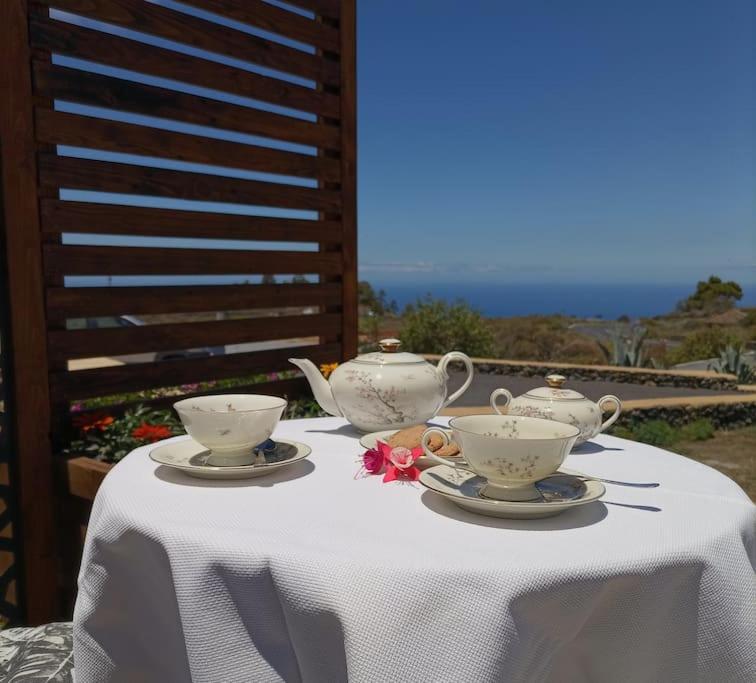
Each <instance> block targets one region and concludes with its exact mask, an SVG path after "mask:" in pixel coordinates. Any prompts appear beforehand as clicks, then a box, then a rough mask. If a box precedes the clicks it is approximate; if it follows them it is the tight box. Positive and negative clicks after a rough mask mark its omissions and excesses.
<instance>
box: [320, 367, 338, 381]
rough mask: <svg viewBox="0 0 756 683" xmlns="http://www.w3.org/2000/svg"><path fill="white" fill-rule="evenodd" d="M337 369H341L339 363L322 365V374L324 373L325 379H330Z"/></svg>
mask: <svg viewBox="0 0 756 683" xmlns="http://www.w3.org/2000/svg"><path fill="white" fill-rule="evenodd" d="M337 367H339V364H338V363H321V364H320V372H322V373H323V377H325V378H326V379H328V378H329V377H330V376H331V373H332V372H333V371H334V370H335V369H336V368H337Z"/></svg>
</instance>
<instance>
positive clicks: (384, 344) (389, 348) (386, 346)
mask: <svg viewBox="0 0 756 683" xmlns="http://www.w3.org/2000/svg"><path fill="white" fill-rule="evenodd" d="M401 345H402V342H400V341H399V340H398V339H381V341H379V342H378V346H380V347H381V351H383V353H397V352H398V351H399V347H400V346H401Z"/></svg>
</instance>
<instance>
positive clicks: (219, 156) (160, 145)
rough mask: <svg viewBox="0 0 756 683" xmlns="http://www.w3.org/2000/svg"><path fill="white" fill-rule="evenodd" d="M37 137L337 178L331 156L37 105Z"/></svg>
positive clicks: (204, 161) (69, 143) (112, 149)
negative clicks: (302, 152)
mask: <svg viewBox="0 0 756 683" xmlns="http://www.w3.org/2000/svg"><path fill="white" fill-rule="evenodd" d="M35 115H36V123H37V126H36V133H37V140H38V141H39V142H46V143H50V144H60V145H71V146H74V147H88V148H93V149H102V150H107V151H109V152H120V153H124V154H137V155H143V156H152V157H160V158H165V159H177V160H179V161H188V162H194V163H201V164H213V165H216V166H223V167H230V168H240V169H244V170H251V171H261V172H266V173H279V174H282V175H287V176H299V177H305V178H322V179H324V180H335V181H338V179H339V176H340V173H341V169H340V167H339V163H338V161H337V160H334V159H329V158H327V157H317V156H311V155H308V154H296V153H294V152H285V151H281V150H278V149H270V148H268V147H259V146H256V145H246V144H241V143H237V142H227V141H224V140H217V139H215V138H206V137H199V136H196V135H187V134H186V133H174V132H171V131H166V130H161V129H159V128H150V127H148V126H142V125H135V124H131V123H122V122H119V121H108V120H106V119H99V118H93V117H91V116H79V115H77V114H67V113H64V112H59V111H52V110H50V109H37V110H36V112H35Z"/></svg>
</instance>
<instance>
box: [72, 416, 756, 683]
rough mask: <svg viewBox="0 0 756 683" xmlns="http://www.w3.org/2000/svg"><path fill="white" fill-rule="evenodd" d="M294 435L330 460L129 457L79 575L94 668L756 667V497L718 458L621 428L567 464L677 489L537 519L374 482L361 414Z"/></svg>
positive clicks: (164, 672)
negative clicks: (362, 471)
mask: <svg viewBox="0 0 756 683" xmlns="http://www.w3.org/2000/svg"><path fill="white" fill-rule="evenodd" d="M436 422H437V423H444V419H443V418H437V420H436ZM275 436H278V437H279V438H289V439H295V440H298V441H302V442H305V443H307V444H308V445H310V446H311V447H312V455H311V456H310V458H309V459H308V460H305V461H302V462H300V463H296V464H295V465H292V466H291V467H290V468H285V469H283V470H279V471H278V472H277V473H272V474H271V475H269V476H267V477H262V478H258V479H249V480H245V481H205V480H199V479H193V478H190V477H188V476H186V475H185V474H183V473H181V472H177V471H175V470H171V469H168V468H166V467H164V466H158V465H156V463H154V462H152V461H151V460H150V459H149V457H148V453H149V451H150V450H151V447H144V448H140V449H137V450H135V451H134V452H132V453H131V454H130V455H129V456H128V457H126V458H125V459H124V460H123V461H122V462H121V463H119V464H118V465H117V466H116V467H115V468H113V470H112V471H111V472H110V474H108V476H107V477H106V479H105V481H104V483H103V485H102V487H101V488H100V491H99V493H98V494H97V498H96V500H95V503H94V507H93V510H92V516H91V520H90V524H89V529H88V533H87V540H86V547H85V551H84V556H83V563H82V568H81V574H80V578H79V596H78V600H77V603H76V610H75V616H74V662H75V668H76V676H77V682H78V683H89V682H97V683H103V682H105V681H161V682H167V681H170V682H180V681H194V682H195V683H198V682H205V681H207V682H208V683H210V682H212V683H219V682H221V681H223V682H226V681H245V682H247V681H254V682H255V683H257V682H260V681H300V680H302V681H327V682H329V683H332V682H336V681H345V680H347V679H348V680H350V681H371V682H372V681H387V682H388V681H390V682H392V683H393V682H397V681H433V682H438V681H454V682H462V681H475V682H476V683H480V682H485V681H560V682H564V681H586V680H593V681H608V680H611V681H615V682H616V681H661V680H664V681H686V682H688V681H694V680H701V681H751V680H754V679H756V649H755V648H754V642H756V610H755V609H754V606H756V585H755V582H754V573H753V568H752V566H753V562H754V559H756V558H755V555H756V508H755V507H754V505H753V504H752V503H751V502H750V500H749V499H748V497H747V496H746V495H745V493H744V492H743V491H742V490H741V489H740V488H739V487H738V486H737V485H736V484H735V483H734V482H732V481H731V480H730V479H728V478H727V477H725V476H723V475H722V474H719V473H718V472H716V471H715V470H713V469H711V468H709V467H706V466H705V465H701V464H699V463H696V462H693V461H691V460H688V459H686V458H683V457H681V456H679V455H675V454H672V453H669V452H667V451H663V450H660V449H657V448H653V447H650V446H646V445H643V444H638V443H634V442H630V441H625V440H622V439H618V438H614V437H610V436H600V437H598V438H597V439H595V440H594V441H593V442H589V443H588V444H585V445H584V446H583V447H581V448H580V449H579V450H578V451H577V452H574V453H572V454H571V455H570V456H569V458H568V460H567V461H566V462H565V466H566V467H569V468H572V469H576V470H581V471H583V472H585V473H589V474H592V475H596V476H602V477H606V478H611V479H615V480H622V481H656V482H659V483H660V486H659V487H658V488H654V489H633V488H628V487H623V486H616V485H607V491H606V494H605V496H604V498H603V500H602V501H601V502H597V503H592V504H590V505H587V506H585V507H582V508H580V509H575V510H571V511H569V512H567V513H565V514H563V515H560V516H558V517H553V518H549V519H540V520H519V521H515V520H506V519H495V518H491V517H483V516H478V515H474V514H472V513H468V512H464V511H462V510H460V509H458V508H457V507H456V506H455V505H454V504H453V503H451V502H450V501H448V500H446V499H443V498H440V497H439V496H437V495H436V494H434V493H432V492H430V491H425V490H424V489H423V488H422V487H421V486H420V485H419V484H417V483H415V484H411V483H407V482H394V483H389V484H383V483H382V478H381V477H380V476H366V477H363V478H361V477H356V475H357V472H358V470H359V462H358V458H359V456H360V454H361V453H362V450H363V449H362V448H361V447H360V446H359V444H358V441H357V435H356V434H355V432H354V431H353V430H352V428H351V427H350V426H349V425H347V424H346V422H345V421H344V420H343V419H341V418H322V419H309V420H291V421H287V422H282V423H280V424H279V426H278V427H277V429H276V432H275V435H274V437H275ZM179 438H185V437H179Z"/></svg>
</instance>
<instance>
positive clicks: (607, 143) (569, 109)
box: [358, 0, 756, 283]
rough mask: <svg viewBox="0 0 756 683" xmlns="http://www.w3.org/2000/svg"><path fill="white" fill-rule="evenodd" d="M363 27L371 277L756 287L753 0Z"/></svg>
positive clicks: (390, 11) (387, 14)
mask: <svg viewBox="0 0 756 683" xmlns="http://www.w3.org/2000/svg"><path fill="white" fill-rule="evenodd" d="M358 21H359V24H358V45H359V72H358V83H359V219H360V225H359V227H360V268H361V274H362V275H363V276H365V277H368V278H373V279H376V280H380V281H381V282H385V281H388V280H391V279H397V280H417V281H419V282H432V281H434V280H438V279H439V278H440V277H442V276H443V277H448V275H449V273H450V272H453V273H454V275H455V277H456V278H459V279H468V280H471V281H475V280H499V281H518V282H523V281H531V280H533V281H535V280H539V279H541V278H547V279H549V280H552V281H557V282H589V281H606V282H626V283H627V282H638V283H640V282H644V283H648V282H660V283H665V282H666V283H668V282H674V283H678V282H692V281H695V280H697V279H700V278H702V277H705V276H707V275H708V274H710V273H718V274H720V275H722V276H723V277H733V278H736V279H738V280H739V281H741V282H750V283H753V282H756V274H755V270H754V266H755V263H756V216H755V214H754V193H755V191H756V190H755V189H754V188H756V177H755V175H754V120H756V111H755V108H754V90H753V88H754V79H755V77H756V72H755V71H756V70H755V68H754V53H753V48H752V45H753V42H754V14H753V3H752V2H750V0H726V1H725V2H722V1H719V2H713V1H709V0H687V1H679V0H664V1H663V2H658V0H657V1H654V2H652V1H649V0H633V1H632V2H629V1H626V0H613V1H612V2H606V1H605V0H604V1H578V0H576V1H575V2H559V1H557V0H553V1H551V2H547V1H543V0H529V1H528V2H516V3H515V2H510V1H502V2H493V1H491V2H482V1H478V2H472V1H470V2H454V1H451V0H441V1H439V0H436V1H434V2H430V1H425V2H420V1H417V0H416V1H406V2H403V3H402V4H401V9H400V10H399V11H397V8H396V7H393V6H391V7H390V6H389V3H385V2H365V1H363V2H360V3H359V15H358Z"/></svg>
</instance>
